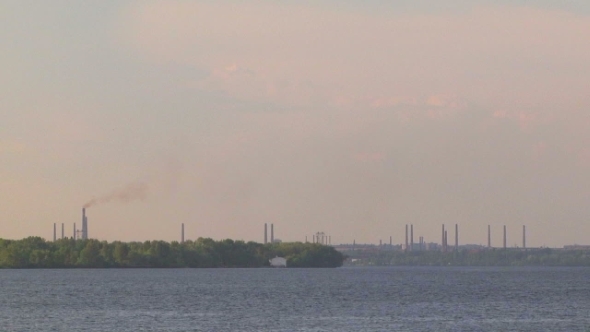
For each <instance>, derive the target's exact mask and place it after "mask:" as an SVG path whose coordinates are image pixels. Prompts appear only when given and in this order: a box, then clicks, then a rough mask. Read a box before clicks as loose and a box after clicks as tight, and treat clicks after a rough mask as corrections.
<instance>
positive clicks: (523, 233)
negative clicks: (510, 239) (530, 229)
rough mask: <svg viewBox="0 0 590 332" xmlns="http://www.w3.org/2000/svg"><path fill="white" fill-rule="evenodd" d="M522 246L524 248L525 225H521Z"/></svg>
mask: <svg viewBox="0 0 590 332" xmlns="http://www.w3.org/2000/svg"><path fill="white" fill-rule="evenodd" d="M522 248H523V249H526V226H525V225H522Z"/></svg>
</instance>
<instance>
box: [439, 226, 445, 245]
mask: <svg viewBox="0 0 590 332" xmlns="http://www.w3.org/2000/svg"><path fill="white" fill-rule="evenodd" d="M441 236H442V239H441V241H440V246H441V247H442V250H443V251H444V250H445V224H443V225H442V235H441Z"/></svg>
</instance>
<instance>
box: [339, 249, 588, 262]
mask: <svg viewBox="0 0 590 332" xmlns="http://www.w3.org/2000/svg"><path fill="white" fill-rule="evenodd" d="M344 254H346V256H348V257H349V258H350V261H349V263H350V264H352V265H363V266H366V265H377V266H387V265H392V266H449V265H451V266H590V251H589V250H562V249H550V248H543V249H491V250H459V251H456V252H455V251H451V252H441V251H414V252H403V251H373V252H363V251H358V250H357V251H346V252H344ZM353 260H354V262H353Z"/></svg>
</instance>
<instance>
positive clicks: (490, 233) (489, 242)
mask: <svg viewBox="0 0 590 332" xmlns="http://www.w3.org/2000/svg"><path fill="white" fill-rule="evenodd" d="M491 247H492V229H491V227H490V225H488V248H491Z"/></svg>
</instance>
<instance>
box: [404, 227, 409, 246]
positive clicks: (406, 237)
mask: <svg viewBox="0 0 590 332" xmlns="http://www.w3.org/2000/svg"><path fill="white" fill-rule="evenodd" d="M404 250H405V251H408V225H407V224H406V246H405V248H404Z"/></svg>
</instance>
